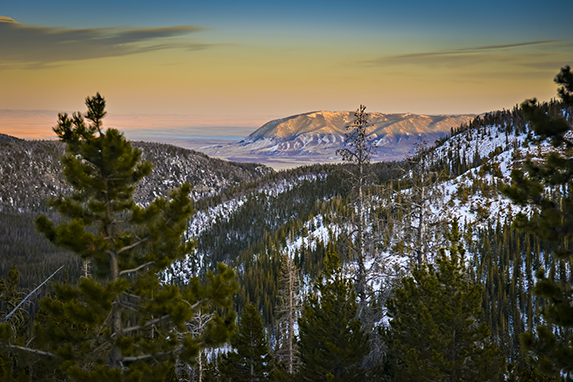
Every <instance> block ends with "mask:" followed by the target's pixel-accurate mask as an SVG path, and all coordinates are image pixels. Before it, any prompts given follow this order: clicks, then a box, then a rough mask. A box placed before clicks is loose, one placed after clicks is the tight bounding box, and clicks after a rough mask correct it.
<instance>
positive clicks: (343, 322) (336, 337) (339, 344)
mask: <svg viewBox="0 0 573 382" xmlns="http://www.w3.org/2000/svg"><path fill="white" fill-rule="evenodd" d="M324 263H325V267H324V270H323V272H322V274H321V275H319V277H318V278H317V280H316V282H315V283H314V290H313V291H312V292H311V293H310V294H309V296H308V298H307V300H306V302H305V303H304V305H303V308H302V316H301V318H300V319H299V336H300V341H299V351H300V360H301V362H302V366H301V368H300V370H299V380H303V381H317V382H318V381H336V382H343V381H363V380H364V371H363V370H362V361H363V360H364V357H365V356H366V355H367V354H368V352H369V350H370V349H369V340H368V335H367V334H365V333H364V331H363V330H362V327H361V323H360V321H359V320H358V319H357V317H356V314H357V310H358V305H357V303H356V293H355V292H354V289H353V285H352V282H351V281H350V280H349V279H348V278H346V277H345V275H344V274H343V272H342V267H341V266H340V261H339V258H338V255H337V254H335V253H328V254H327V256H326V259H325V260H324Z"/></svg>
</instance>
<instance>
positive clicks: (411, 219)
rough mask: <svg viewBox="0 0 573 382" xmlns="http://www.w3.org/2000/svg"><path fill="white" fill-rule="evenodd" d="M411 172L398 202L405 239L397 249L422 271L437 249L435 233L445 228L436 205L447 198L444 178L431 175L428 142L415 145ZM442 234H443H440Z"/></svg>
mask: <svg viewBox="0 0 573 382" xmlns="http://www.w3.org/2000/svg"><path fill="white" fill-rule="evenodd" d="M408 161H409V165H410V168H409V170H407V171H406V173H407V174H406V177H405V180H406V182H407V184H408V188H407V189H406V190H405V191H404V192H402V193H401V195H400V198H395V200H394V203H393V204H394V207H395V208H396V209H399V210H401V212H402V216H403V218H402V235H401V236H402V237H401V240H399V241H398V242H397V243H396V244H395V245H394V248H395V249H396V250H397V251H398V252H400V253H402V254H405V255H407V256H409V257H411V258H412V262H413V263H415V264H416V266H417V267H418V269H421V267H422V265H423V264H424V263H427V262H428V253H430V252H431V251H432V250H433V249H435V248H434V247H433V246H432V242H433V240H432V236H435V235H432V233H433V232H432V231H433V230H435V229H438V230H440V229H441V228H442V226H443V225H444V224H445V223H444V222H443V221H442V219H441V218H440V217H439V216H435V214H433V213H432V209H431V207H432V204H436V203H439V202H440V200H441V199H442V198H443V195H442V190H441V189H440V187H439V183H440V182H441V181H442V180H443V174H441V173H439V172H436V171H431V170H430V169H429V164H430V163H431V162H432V161H431V160H430V158H428V151H427V148H426V142H422V143H421V144H417V145H415V153H414V155H413V156H412V157H411V158H409V160H408ZM440 232H441V231H440Z"/></svg>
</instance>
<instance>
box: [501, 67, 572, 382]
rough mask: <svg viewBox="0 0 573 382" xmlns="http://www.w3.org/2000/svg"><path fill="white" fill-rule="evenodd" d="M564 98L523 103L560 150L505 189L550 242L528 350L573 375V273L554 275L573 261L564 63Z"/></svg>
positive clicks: (568, 88) (522, 223) (543, 364)
mask: <svg viewBox="0 0 573 382" xmlns="http://www.w3.org/2000/svg"><path fill="white" fill-rule="evenodd" d="M555 82H556V83H557V84H559V85H560V88H559V90H558V92H559V95H560V96H561V99H562V101H563V106H564V108H563V110H562V111H561V113H559V114H558V115H552V114H549V113H548V112H547V110H546V109H545V108H543V107H541V106H540V105H538V104H537V101H536V100H535V99H532V100H528V101H526V102H524V103H523V104H522V105H521V107H522V109H523V111H524V114H525V117H526V118H527V119H528V120H529V123H530V124H531V125H532V126H533V130H534V132H535V134H536V135H537V141H541V140H544V139H548V140H549V141H550V142H551V143H552V144H553V146H554V147H556V148H559V149H560V150H561V153H560V152H559V151H556V152H553V153H551V154H550V155H549V156H548V157H547V159H546V161H545V162H544V163H542V164H536V163H533V162H532V161H530V160H528V161H526V163H525V170H526V171H522V170H513V171H512V173H511V178H512V184H511V186H508V187H504V188H503V189H502V191H503V192H504V193H505V194H506V195H507V196H509V197H510V198H511V199H512V200H513V201H514V202H516V203H518V204H520V205H530V206H533V207H535V208H536V209H537V211H538V213H537V214H534V215H533V216H531V217H527V216H526V215H524V214H519V215H518V216H517V217H516V219H515V222H514V223H515V224H516V226H518V227H520V228H525V229H527V230H528V231H530V232H532V233H534V234H535V235H537V236H538V237H539V238H541V239H543V240H545V241H546V242H548V243H550V247H548V248H547V250H546V257H547V258H546V261H545V263H546V264H547V265H548V267H549V269H550V272H549V274H548V275H547V274H546V273H545V271H544V269H543V268H540V269H538V270H537V272H536V277H537V279H538V281H537V283H536V284H535V287H534V288H533V293H534V294H535V295H536V296H538V297H541V298H542V299H543V300H544V302H545V306H544V307H543V308H542V311H541V315H542V317H543V319H544V321H545V322H544V323H543V325H539V326H537V328H536V333H535V334H533V333H532V332H530V331H528V332H525V333H524V334H523V335H522V337H521V344H522V346H523V348H524V350H526V351H528V352H530V353H531V357H530V358H531V359H530V360H531V362H532V363H533V364H534V365H536V366H537V367H538V369H539V370H540V371H541V372H543V373H544V374H546V375H549V376H559V375H564V376H566V377H567V378H568V380H573V335H572V334H571V330H572V329H573V289H572V286H571V279H570V278H569V280H567V278H566V277H564V278H562V279H560V280H559V281H556V277H555V269H556V267H557V266H559V265H560V264H561V266H563V265H564V263H565V262H566V263H567V267H568V269H569V271H571V267H572V266H573V263H572V257H573V250H572V249H571V246H570V242H571V239H572V238H573V192H572V190H573V162H572V161H571V154H572V152H573V140H571V138H570V137H568V136H567V135H566V134H567V133H568V132H569V131H570V130H571V125H570V124H569V123H568V122H567V120H566V118H565V116H566V115H567V114H568V115H569V116H570V115H571V106H573V73H572V72H571V68H570V67H569V66H566V67H564V68H562V69H561V71H560V72H559V74H558V75H557V76H556V77H555ZM546 187H549V188H552V189H553V190H557V191H559V193H560V200H556V199H555V197H553V196H552V195H550V194H548V193H546V192H545V188H546Z"/></svg>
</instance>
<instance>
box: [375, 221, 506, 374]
mask: <svg viewBox="0 0 573 382" xmlns="http://www.w3.org/2000/svg"><path fill="white" fill-rule="evenodd" d="M448 238H449V240H450V242H451V245H450V247H449V248H447V249H448V252H449V255H447V254H446V250H444V249H442V250H440V252H439V254H438V256H437V258H436V264H435V265H433V264H424V265H423V266H422V268H421V269H414V270H413V271H412V276H411V277H406V278H404V279H403V280H402V284H401V286H400V287H399V288H398V289H397V290H396V295H395V297H394V298H391V299H388V301H387V303H386V307H387V308H388V315H389V316H390V318H391V321H390V328H389V329H387V330H386V333H385V337H386V339H387V343H388V346H389V353H388V356H389V363H393V365H391V367H390V369H393V372H394V380H396V381H420V382H422V381H452V382H454V381H476V382H478V381H479V382H482V381H498V380H500V381H501V380H503V375H502V374H503V371H504V368H503V366H504V360H503V358H502V356H501V351H500V350H498V349H497V348H496V347H495V346H494V345H493V344H492V343H491V342H490V341H489V340H488V338H489V328H488V327H487V325H486V324H484V323H482V324H478V323H477V319H478V317H479V315H480V314H481V299H482V287H481V286H479V285H472V284H470V282H469V281H468V278H469V277H468V275H467V273H466V268H465V265H464V249H463V248H462V247H461V245H460V244H459V239H460V234H459V231H458V226H457V222H454V224H453V225H452V230H451V233H450V234H449V235H448Z"/></svg>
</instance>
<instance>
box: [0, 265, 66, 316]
mask: <svg viewBox="0 0 573 382" xmlns="http://www.w3.org/2000/svg"><path fill="white" fill-rule="evenodd" d="M63 267H64V266H63V265H62V266H61V267H59V268H58V269H57V270H56V271H55V272H54V273H52V274H51V275H50V276H49V277H48V278H47V279H45V280H44V282H43V283H41V284H40V285H38V286H37V287H36V289H34V290H33V291H31V292H30V293H28V295H27V296H26V297H24V299H23V300H22V301H20V303H19V304H18V305H16V307H15V308H14V309H13V310H12V311H11V312H10V313H8V314H7V315H6V317H4V318H3V319H2V321H0V322H4V321H8V320H9V319H10V317H11V316H12V315H13V314H14V313H15V312H16V311H17V310H18V309H19V308H20V306H22V304H24V303H25V302H26V300H27V299H29V298H30V297H31V296H32V295H33V294H34V293H36V292H37V291H38V290H39V289H40V288H41V287H42V286H44V284H45V283H47V282H48V280H50V279H51V278H52V277H53V276H54V275H55V274H56V273H58V272H59V271H60V269H62V268H63Z"/></svg>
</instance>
